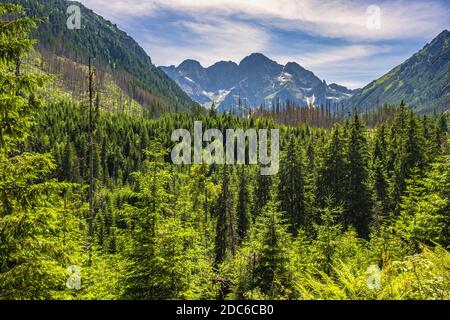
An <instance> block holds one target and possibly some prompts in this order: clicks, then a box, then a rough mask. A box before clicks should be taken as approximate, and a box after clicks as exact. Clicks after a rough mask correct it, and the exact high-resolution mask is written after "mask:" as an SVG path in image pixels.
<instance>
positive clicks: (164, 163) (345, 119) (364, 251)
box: [0, 4, 450, 300]
mask: <svg viewBox="0 0 450 320" xmlns="http://www.w3.org/2000/svg"><path fill="white" fill-rule="evenodd" d="M0 16H2V19H1V20H0V124H1V126H0V299H37V300H40V299H46V300H50V299H133V300H134V299H136V300H140V299H150V300H159V299H280V300H287V299H290V300H297V299H301V300H316V299H380V300H381V299H400V300H401V299H433V300H448V299H450V296H449V293H450V253H449V251H448V248H449V245H450V134H449V128H448V121H449V119H448V114H444V113H442V114H434V115H430V116H427V115H425V116H418V115H416V114H415V113H414V112H412V111H411V110H410V109H408V107H407V106H405V105H404V104H400V105H398V106H392V107H387V106H386V107H385V108H384V109H380V110H378V111H377V112H376V113H372V114H366V115H362V114H359V113H357V112H356V111H354V112H353V113H352V114H350V115H344V114H342V115H335V116H333V115H330V114H329V113H327V112H326V110H320V109H316V111H312V110H309V111H302V112H297V113H296V112H295V111H293V110H292V109H287V110H285V111H282V110H276V111H275V113H274V114H263V115H258V114H253V115H252V114H250V115H248V117H239V116H238V115H232V114H217V112H216V111H215V110H214V109H212V110H210V111H209V112H206V111H204V110H201V109H197V108H194V109H193V110H191V111H189V112H172V113H168V112H167V113H164V114H161V115H159V116H158V117H154V115H152V114H151V113H145V112H144V113H132V112H125V111H124V110H121V109H114V110H110V109H106V108H103V107H101V106H102V103H101V101H102V99H103V98H102V95H101V94H98V91H96V90H91V92H90V93H91V94H90V98H91V99H90V100H89V101H88V103H85V102H78V101H72V100H71V99H65V98H59V99H55V98H52V99H49V98H48V93H47V95H46V94H43V92H42V91H43V89H44V88H45V86H46V85H48V83H49V82H50V83H51V81H54V80H53V79H52V77H50V76H49V75H48V74H46V73H43V72H42V71H37V70H35V69H34V68H30V67H29V66H28V65H27V64H26V61H27V59H29V56H30V54H32V52H33V49H32V48H33V45H34V44H35V43H34V41H32V40H30V31H31V30H32V29H33V28H35V27H36V26H37V25H36V23H35V22H34V21H33V20H32V19H30V18H27V17H25V14H24V11H23V10H22V9H21V8H20V7H18V6H16V5H3V4H2V5H0ZM88 75H89V76H90V77H89V78H91V80H92V81H90V82H91V84H92V82H94V83H95V81H96V77H95V76H93V74H92V72H91V71H89V73H88ZM97 81H98V80H97ZM283 112H286V114H283ZM289 112H290V113H289ZM295 114H296V117H297V119H298V121H293V122H289V121H284V120H286V119H290V118H291V115H295ZM283 119H284V120H283ZM302 119H310V120H308V121H301V120H302ZM194 120H195V121H201V122H202V123H203V126H204V129H207V128H218V129H221V130H223V129H227V128H242V129H244V130H246V129H248V128H255V129H262V128H264V129H271V128H278V129H280V136H281V141H280V143H281V160H280V170H279V173H278V174H277V175H274V176H263V175H260V170H259V165H236V166H232V165H217V164H215V165H210V166H208V165H173V164H172V162H171V159H170V150H171V149H172V147H173V146H174V142H172V141H171V139H170V137H171V133H172V132H173V130H175V129H178V128H186V129H188V130H190V131H191V132H192V131H193V130H194Z"/></svg>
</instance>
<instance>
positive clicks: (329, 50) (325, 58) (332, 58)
mask: <svg viewBox="0 0 450 320" xmlns="http://www.w3.org/2000/svg"><path fill="white" fill-rule="evenodd" d="M389 50H390V49H389V47H387V46H375V45H348V46H339V47H330V46H322V47H320V50H317V51H315V52H308V53H305V54H303V55H287V56H283V55H280V56H275V58H276V59H277V60H278V61H280V62H282V63H287V62H292V61H296V62H298V63H300V64H301V65H303V66H304V67H308V68H313V67H318V66H331V65H334V64H336V63H339V62H349V61H352V60H354V59H358V58H364V57H369V56H372V55H375V54H379V53H384V52H388V51H389Z"/></svg>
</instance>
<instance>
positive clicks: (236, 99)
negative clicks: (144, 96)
mask: <svg viewBox="0 0 450 320" xmlns="http://www.w3.org/2000/svg"><path fill="white" fill-rule="evenodd" d="M161 69H162V70H164V71H165V72H166V73H167V75H168V76H169V77H171V78H172V79H173V80H175V81H176V82H177V83H178V85H179V86H180V87H181V88H182V89H183V90H184V91H185V92H186V93H187V94H189V96H190V97H191V98H192V99H194V100H195V101H197V102H199V103H200V104H202V105H203V106H206V107H209V106H211V105H212V104H213V103H214V104H215V105H216V107H217V108H218V110H220V111H228V110H230V109H232V108H233V107H235V106H237V105H241V106H242V107H244V108H245V107H248V108H251V107H255V106H265V107H266V108H271V107H272V106H273V105H274V104H276V103H277V102H281V103H284V102H285V101H290V102H292V103H295V104H296V105H298V106H299V107H302V106H307V105H308V103H312V102H314V103H315V104H327V103H341V102H344V101H347V100H348V99H349V98H350V97H352V96H353V95H354V94H355V93H357V92H358V90H350V89H347V88H346V87H344V86H340V85H338V84H335V83H333V84H330V85H328V84H327V83H326V82H325V81H324V80H321V79H319V78H318V77H317V76H316V75H315V74H314V73H312V72H311V71H308V70H306V69H305V68H303V67H302V66H300V65H299V64H298V63H295V62H289V63H288V64H286V65H281V64H279V63H277V62H275V61H273V60H271V59H269V58H268V57H266V56H264V55H263V54H260V53H254V54H251V55H249V56H248V57H245V58H244V59H243V60H242V61H241V62H240V63H239V64H237V63H235V62H232V61H220V62H217V63H215V64H214V65H212V66H210V67H208V68H204V67H203V66H202V65H201V64H200V63H199V62H198V61H195V60H185V61H184V62H182V63H181V64H180V65H179V66H178V67H175V66H170V67H161Z"/></svg>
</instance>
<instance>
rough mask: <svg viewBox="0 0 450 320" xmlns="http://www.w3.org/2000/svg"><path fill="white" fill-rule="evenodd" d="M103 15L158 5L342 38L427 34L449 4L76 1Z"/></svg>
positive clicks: (147, 10) (146, 11)
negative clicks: (372, 20) (376, 15)
mask: <svg viewBox="0 0 450 320" xmlns="http://www.w3.org/2000/svg"><path fill="white" fill-rule="evenodd" d="M82 2H83V3H85V4H86V5H88V6H90V7H93V8H94V9H96V11H98V12H100V13H102V14H103V15H105V16H107V17H117V16H120V15H127V16H128V17H132V16H146V15H153V14H158V10H159V9H169V10H173V11H178V12H183V13H184V14H186V15H192V16H206V17H210V18H211V17H213V16H214V17H230V16H231V15H237V16H239V17H241V18H251V19H255V20H260V21H264V22H265V23H269V24H273V25H275V26H278V27H280V28H284V29H294V30H302V31H306V32H309V33H311V34H314V35H321V36H329V37H338V38H346V39H375V40H376V39H397V38H408V37H418V36H423V37H429V36H431V35H434V34H436V33H437V32H439V31H441V29H442V25H443V24H444V25H445V24H446V25H449V23H448V15H449V14H450V11H449V8H448V7H445V6H444V5H442V4H441V3H439V2H437V1H420V2H419V1H406V0H396V1H373V3H369V2H366V3H364V2H363V1H355V0H347V1H344V0H331V1H325V0H301V1H299V0H127V1H123V0H82ZM369 5H378V6H379V7H380V9H381V19H382V20H381V28H380V29H379V30H375V29H369V28H367V20H368V18H369V15H368V14H367V12H366V10H367V8H368V7H369Z"/></svg>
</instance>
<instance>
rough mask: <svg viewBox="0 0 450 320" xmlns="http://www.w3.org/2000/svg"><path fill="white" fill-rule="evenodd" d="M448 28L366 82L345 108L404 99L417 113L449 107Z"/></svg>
mask: <svg viewBox="0 0 450 320" xmlns="http://www.w3.org/2000/svg"><path fill="white" fill-rule="evenodd" d="M449 84H450V32H449V31H448V30H444V31H443V32H441V33H440V34H439V35H438V36H437V37H436V38H434V39H433V40H432V41H431V42H430V43H429V44H427V45H426V46H425V47H424V48H423V49H422V50H420V51H419V52H417V53H416V54H414V55H413V56H412V57H411V58H409V59H408V60H406V61H405V62H404V63H402V64H401V65H399V66H397V67H395V68H394V69H392V70H391V71H389V72H388V73H387V74H385V75H384V76H382V77H381V78H379V79H378V80H375V81H373V82H371V83H370V84H368V85H367V86H366V87H364V88H363V89H362V90H361V91H360V92H358V93H357V94H355V95H354V96H353V97H352V98H351V99H350V100H349V101H348V102H347V108H349V109H350V108H357V109H358V110H360V111H365V110H370V109H373V108H375V107H376V106H377V105H381V104H385V103H387V104H399V103H400V102H401V101H404V102H405V103H406V104H407V105H408V106H410V107H411V108H413V109H415V111H416V112H418V113H429V112H433V111H437V112H439V111H445V110H448V109H449V108H450V87H449Z"/></svg>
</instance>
